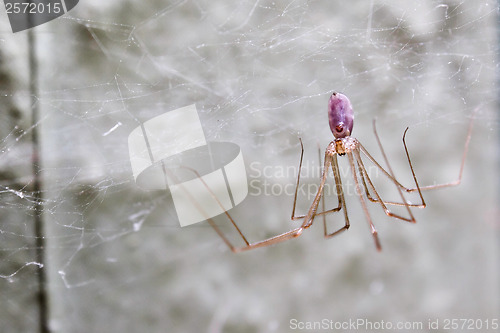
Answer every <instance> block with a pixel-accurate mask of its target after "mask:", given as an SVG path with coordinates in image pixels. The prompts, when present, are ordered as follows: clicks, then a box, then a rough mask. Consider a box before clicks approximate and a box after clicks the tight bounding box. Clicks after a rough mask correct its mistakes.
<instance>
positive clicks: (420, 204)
mask: <svg viewBox="0 0 500 333" xmlns="http://www.w3.org/2000/svg"><path fill="white" fill-rule="evenodd" d="M358 146H359V150H360V151H361V152H362V153H363V155H365V156H366V157H367V158H368V159H369V160H370V162H372V163H373V165H375V166H376V167H377V168H378V169H379V170H380V171H382V173H383V174H384V175H385V176H386V177H387V178H389V180H390V181H391V182H393V183H394V184H395V185H396V187H397V188H398V191H399V190H400V189H401V190H403V191H405V192H413V191H418V193H419V197H420V203H418V204H412V203H409V202H407V201H406V200H404V198H403V202H394V201H384V204H386V205H395V206H409V207H419V208H425V201H424V197H423V196H422V193H421V191H420V186H419V185H418V182H417V177H416V176H415V173H414V172H413V167H411V170H412V174H413V176H414V178H413V179H414V181H415V184H416V186H417V187H416V188H415V189H409V188H407V187H405V186H404V185H402V184H401V183H400V182H399V181H398V180H397V179H396V178H395V177H394V174H393V172H392V169H391V168H390V164H389V161H388V160H387V157H386V156H385V152H384V150H383V148H382V147H381V146H380V147H381V150H382V155H383V156H384V158H385V161H386V163H387V165H388V169H389V170H390V172H388V171H387V170H385V169H384V167H382V166H381V165H380V163H378V162H377V160H375V158H374V157H373V156H372V155H371V154H370V153H369V152H368V151H367V150H366V148H365V147H364V146H363V145H362V144H361V142H359V141H358ZM406 152H407V155H406V158H407V160H408V163H410V165H411V160H410V155H409V153H408V150H406ZM365 188H368V187H365ZM367 197H368V199H369V200H370V201H372V202H379V199H375V198H373V197H371V196H370V195H369V194H367Z"/></svg>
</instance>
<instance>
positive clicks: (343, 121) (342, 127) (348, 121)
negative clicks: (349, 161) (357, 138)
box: [328, 92, 354, 139]
mask: <svg viewBox="0 0 500 333" xmlns="http://www.w3.org/2000/svg"><path fill="white" fill-rule="evenodd" d="M328 122H329V123H330V129H331V131H332V133H333V135H334V136H335V138H336V139H339V138H345V137H346V136H350V135H351V133H352V126H353V124H354V111H353V110H352V105H351V101H350V100H349V98H347V96H346V95H344V94H341V93H337V92H334V93H333V94H332V96H331V97H330V100H329V101H328Z"/></svg>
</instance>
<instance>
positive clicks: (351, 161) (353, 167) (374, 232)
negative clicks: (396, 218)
mask: <svg viewBox="0 0 500 333" xmlns="http://www.w3.org/2000/svg"><path fill="white" fill-rule="evenodd" d="M356 151H357V148H356ZM347 157H348V158H349V165H350V167H351V173H352V177H353V178H354V184H355V186H356V191H355V192H356V194H357V195H358V198H359V201H360V202H361V207H362V208H363V212H364V213H365V216H366V220H367V221H368V224H369V225H370V231H371V233H372V236H373V240H374V241H375V246H376V247H377V250H378V251H381V250H382V246H381V245H380V241H379V239H378V233H377V229H375V226H374V225H373V221H372V218H371V217H370V213H369V212H368V207H367V206H366V202H365V198H364V197H363V195H362V194H361V192H360V191H359V190H358V189H359V181H358V176H357V173H356V165H355V164H354V158H353V156H352V152H348V153H347Z"/></svg>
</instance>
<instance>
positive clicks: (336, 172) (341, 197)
mask: <svg viewBox="0 0 500 333" xmlns="http://www.w3.org/2000/svg"><path fill="white" fill-rule="evenodd" d="M330 158H331V159H332V163H331V164H332V170H333V176H334V178H335V187H336V192H337V198H338V199H339V208H341V209H343V210H344V221H345V225H344V226H343V227H341V228H340V229H338V230H336V231H334V232H332V233H331V234H329V233H328V231H327V229H326V219H325V216H324V215H323V226H324V228H323V229H324V232H325V238H331V237H333V236H335V235H337V234H339V233H340V232H342V231H345V230H347V229H349V226H350V224H349V217H348V216H347V208H346V205H345V198H344V189H343V188H342V180H341V178H340V173H339V164H338V161H337V154H335V155H333V157H330Z"/></svg>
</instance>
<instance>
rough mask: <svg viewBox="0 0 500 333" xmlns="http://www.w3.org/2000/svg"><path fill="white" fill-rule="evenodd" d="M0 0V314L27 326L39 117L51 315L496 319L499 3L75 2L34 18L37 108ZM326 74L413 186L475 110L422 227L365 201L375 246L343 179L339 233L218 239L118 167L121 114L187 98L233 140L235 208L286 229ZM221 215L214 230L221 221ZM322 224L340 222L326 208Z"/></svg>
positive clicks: (188, 326) (162, 320)
mask: <svg viewBox="0 0 500 333" xmlns="http://www.w3.org/2000/svg"><path fill="white" fill-rule="evenodd" d="M0 13H1V14H0V29H1V36H0V47H1V48H0V73H1V79H0V84H1V89H2V94H1V96H0V98H1V100H2V103H0V108H1V113H0V117H1V120H0V148H1V149H0V153H1V158H0V175H1V182H0V294H1V301H0V325H1V329H0V330H1V331H2V332H36V331H37V330H38V310H39V304H38V302H37V301H36V293H37V289H38V279H37V272H38V271H39V267H38V265H37V262H36V257H35V249H36V245H35V244H36V242H35V231H34V215H35V212H34V209H33V204H34V198H35V197H36V196H35V194H34V193H33V175H32V172H31V151H32V142H31V136H32V135H33V133H34V132H35V131H36V132H38V133H39V135H40V144H41V147H40V151H39V152H38V154H39V156H40V157H41V160H42V170H41V172H40V176H41V177H42V181H43V184H42V185H43V186H42V191H41V193H42V196H43V223H44V233H45V237H46V238H45V242H46V248H45V251H46V258H47V262H46V263H45V264H46V266H45V269H46V272H47V278H48V279H47V294H48V297H49V299H48V300H49V326H50V329H51V330H52V331H54V332H111V331H113V332H117V331H120V332H139V331H140V332H288V331H290V330H292V329H293V327H291V323H292V322H296V323H298V322H302V323H305V322H313V321H321V320H323V319H327V320H331V321H333V322H337V323H343V322H348V321H349V320H354V321H355V320H358V319H365V320H367V321H371V322H372V323H380V322H381V321H384V322H391V323H394V325H396V323H398V322H402V323H405V322H420V323H422V324H423V329H422V330H420V331H430V329H429V327H428V323H429V320H430V321H433V322H434V321H436V320H439V322H440V325H441V326H440V329H439V330H433V332H436V331H444V330H443V328H444V327H443V324H444V322H445V320H446V319H453V318H467V319H474V320H476V319H482V320H483V325H486V324H485V320H490V321H491V320H492V319H493V318H498V314H499V313H500V311H499V310H500V309H499V295H500V292H499V255H498V253H499V242H498V240H499V233H500V224H499V207H498V185H499V177H498V171H499V168H498V151H499V150H498V142H499V141H498V140H499V138H498V128H499V123H498V105H497V97H498V93H499V92H498V85H497V71H498V41H497V34H498V29H497V28H498V27H497V25H498V4H497V2H495V1H483V0H481V1H452V0H445V1H430V0H425V1H411V2H409V1H394V0H386V1H378V0H373V1H350V2H349V3H347V2H345V1H327V0H322V1H292V2H289V1H279V0H275V1H263V0H260V1H259V0H252V1H240V2H238V3H231V2H230V1H205V0H194V1H190V0H186V1H182V0H181V1H147V2H145V1H139V0H128V1H124V0H122V1H118V0H116V1H115V0H113V1H106V2H102V1H97V0H86V1H83V0H82V1H80V3H79V5H78V6H77V7H76V8H75V9H74V10H73V11H71V12H70V13H68V14H67V15H65V16H64V17H61V18H59V19H56V20H54V21H52V22H50V23H47V24H44V25H42V26H40V27H36V28H34V30H33V32H34V36H35V42H36V52H37V61H38V64H39V78H38V79H39V92H38V94H37V96H34V97H35V98H36V101H37V105H38V106H39V108H40V120H39V122H38V123H36V124H32V120H31V105H30V97H31V96H30V91H29V67H28V39H27V34H28V33H27V32H26V31H25V32H19V33H16V34H12V32H11V31H10V27H9V26H8V20H7V16H6V14H5V11H4V10H3V9H2V10H0ZM332 91H341V92H343V93H345V94H346V95H347V96H349V98H350V99H351V102H352V103H353V106H354V109H355V113H356V118H355V124H354V131H353V136H355V137H356V138H358V139H359V140H360V141H361V142H362V143H363V144H364V145H365V146H366V148H367V149H368V150H369V151H370V152H373V154H374V156H375V157H376V158H377V159H379V160H381V161H382V159H381V156H380V153H379V151H378V147H377V145H376V142H375V140H374V135H373V131H372V120H373V119H376V120H377V128H378V131H379V134H380V136H381V140H382V142H383V144H384V147H385V149H386V152H387V154H388V156H389V159H390V161H391V163H392V167H393V168H394V171H395V173H396V175H397V177H398V179H401V181H402V182H403V183H404V184H406V185H408V186H411V185H412V178H411V174H410V171H409V169H408V166H407V164H406V160H405V155H404V150H403V146H402V142H401V137H402V133H403V131H404V129H405V128H406V127H407V126H409V127H410V130H409V132H408V137H407V140H408V146H409V149H410V153H411V156H412V161H413V165H414V167H415V172H416V173H417V176H418V178H419V182H420V184H421V185H431V184H435V183H443V182H448V181H451V180H454V179H456V177H457V175H458V171H459V168H460V159H461V156H462V151H463V145H464V142H465V138H466V134H467V126H468V124H469V121H470V119H471V117H472V115H473V113H474V110H476V112H475V113H474V114H475V122H474V129H473V135H472V140H471V143H470V151H469V155H468V157H467V161H466V164H465V170H464V176H463V182H462V184H461V185H460V186H459V187H453V188H448V189H442V190H436V191H430V192H425V193H424V195H425V199H426V202H427V204H428V207H427V208H425V209H423V210H421V209H417V210H415V217H416V219H417V222H418V223H417V224H410V223H406V222H402V221H398V220H394V219H391V218H388V217H387V216H385V214H384V213H383V211H382V209H380V206H377V205H376V204H370V205H369V207H370V212H371V214H372V217H373V220H374V223H375V225H376V226H377V228H378V230H379V235H380V239H381V242H382V246H383V251H382V252H380V253H379V252H377V251H376V250H375V246H374V244H373V240H372V238H371V235H370V232H369V228H368V226H367V223H366V219H365V217H364V214H363V212H362V210H361V206H360V204H359V201H358V199H357V198H356V196H355V195H354V194H353V193H352V191H351V192H350V193H348V194H346V195H347V205H348V211H349V216H350V220H351V228H350V229H349V230H348V231H347V232H345V233H343V234H341V235H339V236H338V237H336V238H333V239H330V240H324V239H323V228H322V225H321V223H320V222H321V220H320V219H317V220H316V222H315V224H314V225H313V227H312V228H310V229H308V230H306V231H305V232H304V234H303V235H302V236H301V237H299V238H298V239H294V240H291V241H288V242H285V243H282V244H278V245H275V246H272V247H267V248H263V249H256V250H252V251H250V252H247V253H242V254H233V253H231V252H230V251H229V250H228V248H227V247H226V246H225V245H224V243H223V242H222V240H221V239H220V238H219V237H218V236H217V234H216V233H215V232H214V231H213V230H212V229H211V228H210V226H209V225H208V224H207V223H206V222H203V223H199V224H196V225H193V226H190V227H185V228H181V227H180V226H179V223H178V219H177V216H176V212H175V209H174V206H173V203H172V199H171V197H170V194H169V192H168V191H143V190H141V189H140V188H138V187H137V186H136V184H135V182H134V179H133V177H132V170H131V166H130V162H129V157H128V147H127V138H128V135H129V134H130V132H131V131H132V130H133V129H134V128H136V127H137V126H139V124H140V122H144V121H146V120H148V119H151V118H153V117H155V116H157V115H160V114H163V113H164V112H167V111H170V110H174V109H177V108H179V107H182V106H185V105H188V104H192V103H196V105H197V108H198V110H199V115H200V119H201V122H202V124H203V129H204V132H205V135H206V137H207V140H209V141H228V142H234V143H236V144H238V145H239V146H240V147H241V150H242V152H243V156H244V159H245V164H246V166H247V174H248V180H249V182H250V183H251V184H252V186H251V188H250V190H249V195H248V197H247V198H246V200H245V201H244V202H243V203H242V204H240V205H239V206H237V207H236V208H234V209H232V210H231V211H230V213H231V215H232V216H233V217H234V218H235V220H236V221H237V222H238V224H239V225H240V227H241V228H242V230H243V232H244V233H245V235H246V236H247V237H248V238H249V239H250V240H251V241H257V240H261V239H264V238H266V237H269V236H272V235H275V234H277V233H280V232H284V231H287V230H289V229H291V228H293V227H295V226H297V225H298V223H300V222H291V221H290V214H291V209H292V203H293V195H291V193H290V192H285V191H284V189H288V191H290V184H292V185H293V184H294V183H295V182H296V171H297V166H298V161H299V155H300V145H299V140H298V139H299V137H301V138H302V140H303V141H304V146H305V155H304V163H309V164H308V167H307V168H310V170H312V169H314V166H316V168H317V164H318V145H319V146H320V147H321V151H323V150H324V149H325V148H326V146H327V145H328V143H329V142H330V141H331V140H332V134H331V132H330V130H329V128H328V122H327V114H326V112H327V111H326V106H327V101H328V98H329V96H330V94H331V93H332ZM346 166H347V165H346V164H345V161H344V163H343V169H342V170H343V174H344V179H345V184H346V186H347V188H349V186H351V188H352V182H353V181H352V176H351V175H350V174H349V172H348V171H347V170H348V169H346ZM283 170H285V171H283ZM264 172H265V173H264ZM379 178H380V179H377V180H376V181H377V184H378V185H379V186H380V187H379V188H380V189H381V193H383V191H384V184H385V183H387V180H385V179H384V178H383V177H379ZM301 181H303V183H304V184H306V185H309V184H310V185H311V186H314V185H315V184H318V182H319V179H318V177H317V174H314V173H312V172H311V173H310V174H307V173H306V174H305V176H304V177H303V178H302V179H301ZM266 189H267V192H266ZM271 189H274V192H273V191H271ZM291 189H292V191H293V187H292V188H291ZM346 192H349V191H347V190H346ZM307 195H308V196H309V198H308V197H304V196H303V197H299V199H298V202H297V209H298V213H304V212H305V211H307V209H308V207H309V205H310V203H311V197H312V195H314V193H307ZM328 203H330V206H332V205H334V204H335V199H330V201H327V204H328ZM216 222H217V224H219V225H221V226H222V227H223V229H224V231H225V232H227V233H228V234H231V229H230V228H226V227H224V226H225V225H226V226H227V225H228V221H227V220H226V219H224V218H223V217H220V218H217V219H216ZM328 222H329V228H331V229H333V228H335V227H340V226H341V225H342V224H343V218H342V215H341V214H333V215H330V216H329V217H328ZM233 236H235V235H234V234H232V236H231V237H232V239H233V240H234V242H235V243H237V242H238V241H239V240H238V239H237V237H233ZM495 316H496V317H495ZM484 328H485V327H483V331H484ZM294 331H298V330H294ZM357 331H360V332H364V331H370V330H369V329H366V327H359V328H358V330H357ZM401 331H404V330H401ZM456 331H460V330H456Z"/></svg>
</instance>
